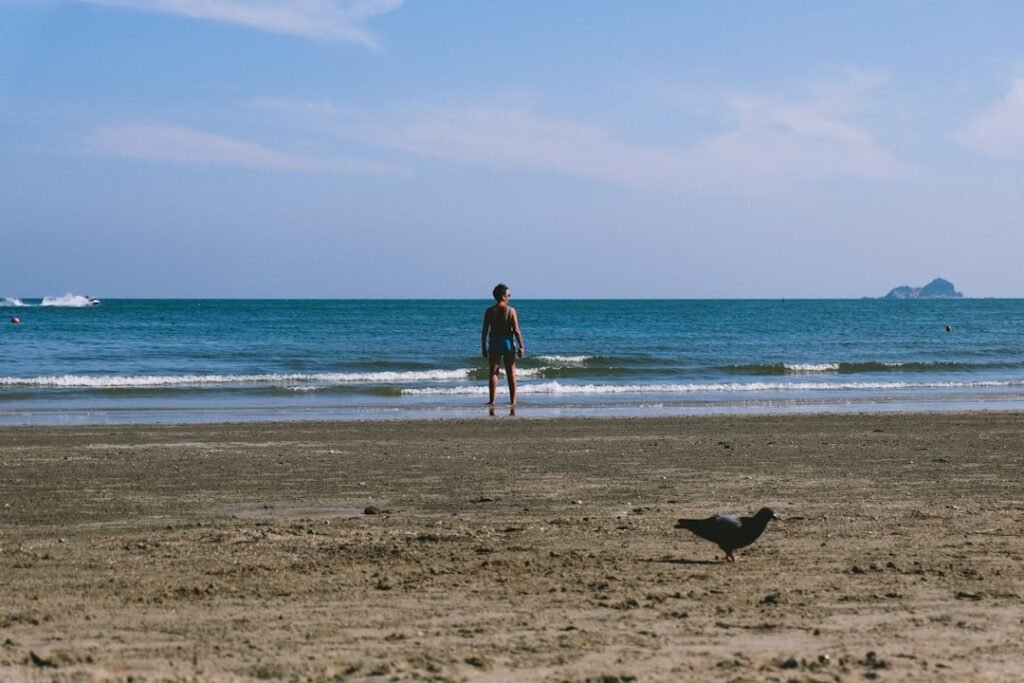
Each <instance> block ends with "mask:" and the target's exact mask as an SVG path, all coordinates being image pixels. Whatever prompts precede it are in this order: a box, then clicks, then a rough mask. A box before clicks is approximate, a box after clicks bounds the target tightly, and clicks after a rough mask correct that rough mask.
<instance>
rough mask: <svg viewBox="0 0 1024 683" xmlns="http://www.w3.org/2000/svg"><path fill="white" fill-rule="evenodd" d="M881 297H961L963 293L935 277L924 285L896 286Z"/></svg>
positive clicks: (951, 284) (950, 283) (949, 283)
mask: <svg viewBox="0 0 1024 683" xmlns="http://www.w3.org/2000/svg"><path fill="white" fill-rule="evenodd" d="M882 298H883V299H962V298H964V295H963V294H962V293H961V292H958V291H956V287H954V286H953V283H952V282H950V281H949V280H944V279H942V278H941V277H937V278H935V279H934V280H932V281H931V282H929V283H928V284H927V285H925V286H924V287H908V286H906V285H904V286H902V287H896V288H895V289H892V290H890V291H889V293H888V294H886V295H885V296H883V297H882Z"/></svg>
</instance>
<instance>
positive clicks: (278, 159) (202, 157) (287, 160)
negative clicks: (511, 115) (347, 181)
mask: <svg viewBox="0 0 1024 683" xmlns="http://www.w3.org/2000/svg"><path fill="white" fill-rule="evenodd" d="M80 151H81V152H83V153H85V154H90V155H95V156H106V157H117V158H125V159H137V160H143V161H154V162H164V163H174V164H189V165H198V166H210V165H219V166H236V167H244V168H254V169H267V170H278V171H304V172H316V173H375V174H390V175H401V176H408V175H410V172H409V170H408V169H406V168H403V167H400V166H395V165H392V164H385V163H378V162H373V161H362V160H333V161H324V160H319V159H308V158H303V157H299V156H294V155H290V154H285V153H282V152H277V151H275V150H272V149H268V148H266V147H263V146H261V145H258V144H255V143H252V142H246V141H243V140H236V139H234V138H230V137H227V136H224V135H217V134H214V133H206V132H203V131H198V130H194V129H191V128H187V127H184V126H178V125H168V124H143V125H123V126H110V127H106V128H99V129H96V130H94V131H91V132H90V133H88V134H87V135H86V136H85V139H84V140H83V142H82V145H81V147H80Z"/></svg>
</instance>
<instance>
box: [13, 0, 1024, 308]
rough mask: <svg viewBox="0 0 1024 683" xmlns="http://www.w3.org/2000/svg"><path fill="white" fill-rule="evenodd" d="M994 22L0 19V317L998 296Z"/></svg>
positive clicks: (602, 12)
mask: <svg viewBox="0 0 1024 683" xmlns="http://www.w3.org/2000/svg"><path fill="white" fill-rule="evenodd" d="M1021 36H1024V4H1022V3H1019V2H1016V1H1013V0H1006V1H1004V2H990V1H985V0H978V1H974V2H967V1H966V0H964V1H961V2H951V1H948V2H947V1H941V0H936V1H933V2H923V1H916V0H903V1H899V2H893V1H891V0H887V1H879V2H874V1H870V0H869V1H862V2H861V1H859V2H830V1H810V0H808V1H803V2H798V1H792V2H776V1H772V0H767V1H764V2H734V1H731V0H719V1H715V2H696V1H693V2H682V1H678V0H672V1H656V0H651V1H641V2H627V1H625V0H619V1H614V2H612V1H608V0H564V1H556V2H552V1H550V0H543V1H535V0H522V1H517V2H498V1H496V0H479V1H464V0H458V1H456V0H405V1H404V2H403V1H402V0H352V1H345V0H339V1H331V0H291V1H286V0H253V1H250V2H243V1H242V0H0V159H2V160H0V245H2V254H3V262H4V265H3V268H2V269H0V298H2V297H21V298H28V297H41V296H55V295H62V294H65V293H69V292H73V293H79V294H86V293H87V294H92V295H94V296H101V297H103V296H105V297H313V298H348V297H371V298H373V297H403V298H404V297H411V298H426V297H442V298H447V297H453V298H475V297H480V298H487V297H488V296H489V292H490V289H491V287H492V286H493V285H494V283H495V282H497V281H499V280H500V281H505V282H508V283H509V284H510V285H511V286H512V287H513V291H514V292H515V294H516V297H517V298H558V297H585V298H604V297H668V298H744V297H751V298H778V297H787V298H800V297H812V298H813V297H839V298H843V297H860V296H881V295H883V294H885V293H886V292H887V291H888V290H889V289H890V288H891V287H894V286H897V285H904V284H909V285H918V286H919V285H924V284H926V283H927V282H929V281H930V280H931V279H932V278H934V277H938V276H942V277H945V278H947V279H949V280H952V281H953V282H954V283H955V284H956V286H957V287H958V289H960V290H962V291H964V293H965V294H967V295H968V296H979V297H981V296H997V297H1024V277H1022V276H1021V275H1020V272H1021V266H1020V263H1021V255H1022V254H1024V229H1022V225H1021V221H1022V219H1021V217H1022V216H1024V192H1022V185H1024V183H1022V180H1024V42H1022V41H1021Z"/></svg>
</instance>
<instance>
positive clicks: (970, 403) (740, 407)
mask: <svg viewBox="0 0 1024 683" xmlns="http://www.w3.org/2000/svg"><path fill="white" fill-rule="evenodd" d="M485 392H486V388H484V389H483V391H482V392H481V393H485ZM502 393H503V392H500V393H499V396H502ZM978 412H982V413H988V412H991V413H1007V412H1024V395H1016V394H1009V395H1007V394H996V395H991V396H971V397H969V398H967V397H955V398H949V397H934V396H932V397H914V398H907V397H899V398H897V397H883V398H879V397H861V398H858V399H851V398H834V399H832V400H828V401H824V400H821V399H817V400H806V401H803V400H801V401H797V400H779V399H772V400H751V401H731V402H730V401H722V402H713V401H707V402H695V401H692V402H678V403H670V402H664V401H662V402H657V401H656V402H655V403H653V404H650V403H647V404H642V403H637V404H621V405H615V404H608V403H593V404H587V405H584V404H574V405H560V404H552V403H543V402H536V403H535V402H530V401H519V402H518V404H517V405H516V406H514V411H513V406H510V405H508V404H507V403H498V404H497V405H495V406H488V405H485V404H483V403H473V404H457V403H456V404H426V405H421V406H409V405H406V406H400V407H394V406H387V405H378V406H326V407H319V408H309V407H304V408H302V409H295V408H284V407H261V408H243V407H236V408H230V407H211V406H206V407H188V408H186V407H167V408H145V409H138V408H114V407H100V408H81V409H76V410H69V409H48V408H34V409H18V410H8V411H6V412H5V411H0V429H7V428H12V427H40V428H46V427H60V426H83V427H84V426H90V425H93V426H104V425H106V426H112V427H132V426H145V425H164V426H173V425H186V424H187V425H217V424H225V425H227V424H260V423H267V422H278V423H282V424H301V423H307V422H308V423H331V422H392V421H401V422H405V421H410V422H421V421H423V422H429V421H460V420H477V419H488V418H493V417H519V418H521V419H531V420H535V419H543V420H547V419H554V420H560V419H569V420H575V419H612V420H618V419H636V418H642V419H646V418H653V419H682V418H690V417H712V418H713V417H753V416H762V417H768V416H779V417H783V416H786V417H788V416H793V417H799V416H826V415H899V414H944V415H955V414H959V413H978ZM211 414H213V417H210V415H211Z"/></svg>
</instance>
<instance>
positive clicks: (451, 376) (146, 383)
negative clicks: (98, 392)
mask: <svg viewBox="0 0 1024 683" xmlns="http://www.w3.org/2000/svg"><path fill="white" fill-rule="evenodd" d="M470 372H471V371H470V370H467V369H461V370H414V371H406V372H326V373H310V374H266V375H59V376H58V375H52V376H45V377H0V386H8V387H55V388H67V389H79V388H82V389H145V388H149V387H172V386H196V385H207V386H208V385H215V384H308V383H320V384H352V383H363V384H373V383H380V384H403V383H409V382H447V381H452V380H466V379H468V378H469V375H470Z"/></svg>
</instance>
